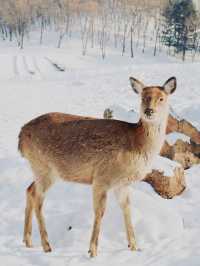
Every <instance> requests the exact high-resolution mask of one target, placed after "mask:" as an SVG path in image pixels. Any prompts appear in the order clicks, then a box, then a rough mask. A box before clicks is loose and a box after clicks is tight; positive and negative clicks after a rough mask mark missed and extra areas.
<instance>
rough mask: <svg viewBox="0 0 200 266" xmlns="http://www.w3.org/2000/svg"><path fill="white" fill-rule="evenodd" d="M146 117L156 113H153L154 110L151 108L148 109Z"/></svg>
mask: <svg viewBox="0 0 200 266" xmlns="http://www.w3.org/2000/svg"><path fill="white" fill-rule="evenodd" d="M144 113H145V114H146V115H148V116H150V115H152V114H153V113H154V112H153V109H151V108H146V110H145V112H144Z"/></svg>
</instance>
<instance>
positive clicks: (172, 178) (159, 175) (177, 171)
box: [144, 157, 186, 199]
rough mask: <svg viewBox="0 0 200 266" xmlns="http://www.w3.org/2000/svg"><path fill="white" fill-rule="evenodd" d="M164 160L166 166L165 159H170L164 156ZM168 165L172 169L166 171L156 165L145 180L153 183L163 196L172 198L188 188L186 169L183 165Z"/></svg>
mask: <svg viewBox="0 0 200 266" xmlns="http://www.w3.org/2000/svg"><path fill="white" fill-rule="evenodd" d="M161 158H162V157H161ZM162 160H164V161H163V165H164V166H165V160H168V159H166V158H162ZM168 161H169V160H168ZM166 164H168V163H166ZM167 167H168V168H169V167H170V168H171V171H170V172H169V171H167V172H166V173H165V172H164V171H162V170H161V169H156V167H154V168H153V170H152V172H151V173H150V174H148V175H147V176H146V178H145V180H144V181H145V182H147V183H149V184H151V185H152V187H153V188H154V190H155V191H156V192H157V193H158V194H159V195H160V196H161V197H163V198H166V199H171V198H173V197H174V196H176V195H180V194H181V193H182V192H183V191H184V189H185V188H186V182H185V175H184V169H183V167H182V166H181V165H180V166H178V165H176V164H170V165H169V164H168V165H167Z"/></svg>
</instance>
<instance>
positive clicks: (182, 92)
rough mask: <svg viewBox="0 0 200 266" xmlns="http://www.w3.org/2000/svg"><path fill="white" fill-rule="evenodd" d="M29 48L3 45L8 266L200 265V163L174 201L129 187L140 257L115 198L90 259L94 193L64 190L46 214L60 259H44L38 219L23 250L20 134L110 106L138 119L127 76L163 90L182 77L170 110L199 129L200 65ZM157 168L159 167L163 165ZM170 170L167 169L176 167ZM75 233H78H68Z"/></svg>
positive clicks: (3, 239) (1, 253)
mask: <svg viewBox="0 0 200 266" xmlns="http://www.w3.org/2000/svg"><path fill="white" fill-rule="evenodd" d="M25 47H26V48H25V50H18V49H17V48H15V47H13V46H12V45H10V44H8V43H5V44H4V43H1V44H0V59H1V60H0V81H1V97H0V128H1V135H0V187H1V189H0V212H1V227H0V261H1V265H4V266H11V265H12V266H13V265H14V266H15V265H17V266H18V265H20V266H25V265H26V266H27V265H29V266H33V265H34V266H35V265H41V266H43V265H50V266H51V265H52V266H54V265H61V266H62V265H73V266H80V265H81V266H82V265H87V266H88V265H94V264H95V265H97V266H98V265H106V266H109V265H127V266H129V265H136V266H140V265H149V266H151V265H152V266H160V265H162V266H175V265H176V266H179V265H180V266H188V265H192V266H195V265H196V266H197V265H198V266H199V265H200V243H199V234H200V209H199V206H200V198H199V188H200V179H199V174H198V173H199V171H200V166H198V165H197V166H194V167H192V168H191V169H190V170H188V171H186V181H187V189H186V190H185V191H184V192H183V194H182V195H181V196H177V197H175V198H174V199H172V200H166V199H163V198H161V197H160V196H159V195H157V194H156V193H155V192H154V191H153V189H152V188H151V186H150V185H149V184H146V183H143V182H141V183H137V184H134V185H133V186H132V187H131V190H132V218H133V224H134V228H135V235H136V240H137V244H138V247H139V248H140V249H141V251H137V252H131V251H129V250H128V248H127V241H126V237H125V230H124V224H123V219H122V214H121V211H120V209H119V207H118V205H117V203H116V202H115V199H114V196H113V195H112V193H110V195H109V201H108V208H107V210H106V214H105V218H104V219H103V224H102V230H101V235H100V240H99V254H98V257H97V258H94V259H90V258H89V256H88V254H87V250H88V247H89V239H90V234H91V227H92V222H93V211H92V194H91V188H90V187H89V186H83V185H78V184H71V183H66V184H64V183H62V182H58V183H57V184H56V185H55V186H54V187H53V188H52V189H51V190H50V191H49V193H48V194H47V199H46V203H45V208H44V213H45V218H46V224H47V229H48V233H49V240H50V243H51V245H52V247H53V252H52V253H50V254H45V253H44V252H43V251H42V248H41V244H40V237H39V233H38V228H37V224H36V221H35V219H34V223H33V244H34V248H31V249H27V248H25V246H24V244H23V243H22V237H23V221H24V208H25V189H26V188H27V186H28V185H29V184H30V183H31V181H32V180H33V175H32V173H31V171H30V168H29V166H28V164H27V162H26V161H25V160H24V159H22V158H21V157H20V155H19V153H18V151H17V136H18V133H19V130H20V128H21V126H22V125H23V124H24V123H26V122H27V121H29V120H30V119H32V118H33V117H36V116H38V115H40V114H43V113H46V112H53V111H58V112H59V111H60V112H65V113H72V114H79V115H86V116H96V117H102V115H103V112H104V110H105V109H106V108H107V107H110V106H113V105H116V106H120V108H121V109H120V110H119V115H121V117H122V118H121V119H124V120H129V121H132V119H137V117H136V116H135V113H134V112H131V111H128V110H131V109H134V110H136V111H138V106H139V97H138V95H136V94H134V92H133V91H132V89H131V87H130V85H129V79H128V78H129V76H134V77H136V78H138V79H140V80H142V81H143V82H144V83H147V84H162V83H164V82H165V80H167V79H168V78H169V77H170V76H177V79H178V89H177V91H176V93H175V94H174V95H173V96H171V99H170V101H171V105H172V106H173V109H174V110H175V111H176V112H177V113H178V114H179V115H180V116H181V117H185V116H187V117H189V118H191V122H193V123H195V125H196V126H200V116H199V108H200V107H199V101H200V91H199V83H200V76H199V69H200V64H199V63H189V62H188V63H184V64H183V63H182V62H179V61H176V59H173V58H168V57H166V56H164V55H162V54H161V55H159V56H158V57H153V56H152V53H150V52H149V53H145V54H144V55H143V54H142V53H140V52H138V54H137V53H136V54H135V58H134V59H131V58H129V56H126V55H124V56H123V57H121V55H119V53H118V51H116V50H108V54H109V56H108V57H107V58H106V59H105V60H102V59H101V57H100V55H99V54H98V51H97V50H93V51H91V52H89V53H88V55H87V56H85V57H83V56H81V55H80V52H79V51H80V49H79V48H80V47H79V43H78V42H76V41H74V42H71V43H67V44H66V45H64V46H63V48H62V49H56V48H54V47H53V45H43V46H41V47H39V46H38V45H36V44H35V43H32V44H30V45H29V46H28V45H26V46H25ZM46 58H49V59H51V60H52V61H55V62H56V63H57V64H59V65H61V66H64V67H65V69H66V71H64V72H60V71H57V70H56V69H55V67H54V66H52V64H51V63H50V62H49V61H48V60H46ZM123 110H124V111H123ZM187 117H186V118H187ZM166 160H167V159H166ZM157 164H158V165H159V167H160V166H161V162H160V161H157ZM162 167H164V170H165V171H168V170H169V169H168V161H166V162H165V163H164V165H163V166H162ZM162 167H161V168H162ZM169 168H170V167H169ZM70 226H71V227H72V229H71V230H68V228H69V227H70Z"/></svg>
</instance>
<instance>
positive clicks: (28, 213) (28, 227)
mask: <svg viewBox="0 0 200 266" xmlns="http://www.w3.org/2000/svg"><path fill="white" fill-rule="evenodd" d="M33 198H34V182H33V183H32V184H31V185H30V186H29V187H28V188H27V191H26V209H25V222H24V239H23V241H24V243H25V244H26V247H32V240H31V235H32V217H33V207H34V206H33Z"/></svg>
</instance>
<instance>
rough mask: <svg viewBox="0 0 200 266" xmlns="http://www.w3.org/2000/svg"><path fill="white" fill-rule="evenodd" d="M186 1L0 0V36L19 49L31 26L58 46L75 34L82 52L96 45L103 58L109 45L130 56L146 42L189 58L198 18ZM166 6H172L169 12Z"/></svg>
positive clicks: (199, 32) (197, 47)
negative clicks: (51, 34) (50, 34)
mask: <svg viewBox="0 0 200 266" xmlns="http://www.w3.org/2000/svg"><path fill="white" fill-rule="evenodd" d="M180 2H181V4H182V3H183V5H182V6H181V7H183V11H182V13H181V8H180V6H178V5H179V3H180ZM189 2H191V3H192V1H188V0H174V1H173V0H151V1H148V0H93V1H91V0H34V1H33V0H7V1H4V0H0V37H1V39H2V40H9V41H11V42H16V44H17V45H18V46H19V47H20V48H21V49H22V48H23V47H24V40H25V38H31V33H32V32H33V31H37V32H39V40H38V42H39V43H40V44H42V43H43V41H44V33H45V32H47V33H48V32H50V31H54V32H56V34H57V47H58V48H60V47H61V46H62V43H63V41H64V40H66V38H73V36H75V37H79V38H80V40H81V44H82V54H83V55H85V54H87V51H88V49H91V48H93V47H95V46H98V47H99V49H100V53H101V55H102V58H105V57H106V55H107V50H106V49H107V47H108V46H109V47H110V46H111V47H114V48H118V49H119V51H120V52H121V54H122V55H124V54H125V53H126V54H130V56H131V57H134V53H135V50H136V49H137V48H140V49H141V50H142V52H143V53H145V51H146V48H149V47H150V48H152V52H153V54H154V56H156V54H157V53H158V52H160V51H162V50H165V51H166V52H167V53H168V54H170V55H176V56H177V55H178V56H179V55H181V57H182V59H183V60H185V58H186V53H187V54H189V55H190V57H192V59H193V60H194V59H195V58H196V57H197V55H199V53H200V19H199V14H198V12H197V11H194V7H193V5H192V4H191V3H190V6H188V5H187V3H189ZM185 3H186V5H187V6H184V4H185ZM175 4H177V5H176V6H175ZM171 7H173V8H171ZM170 8H171V9H173V10H171V11H169V10H170ZM175 8H177V9H178V12H176V10H174V9H175ZM190 9H191V10H190ZM185 10H187V11H188V10H189V12H185ZM170 12H171V13H170ZM174 14H175V16H176V17H175V18H174V17H173V16H174Z"/></svg>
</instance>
